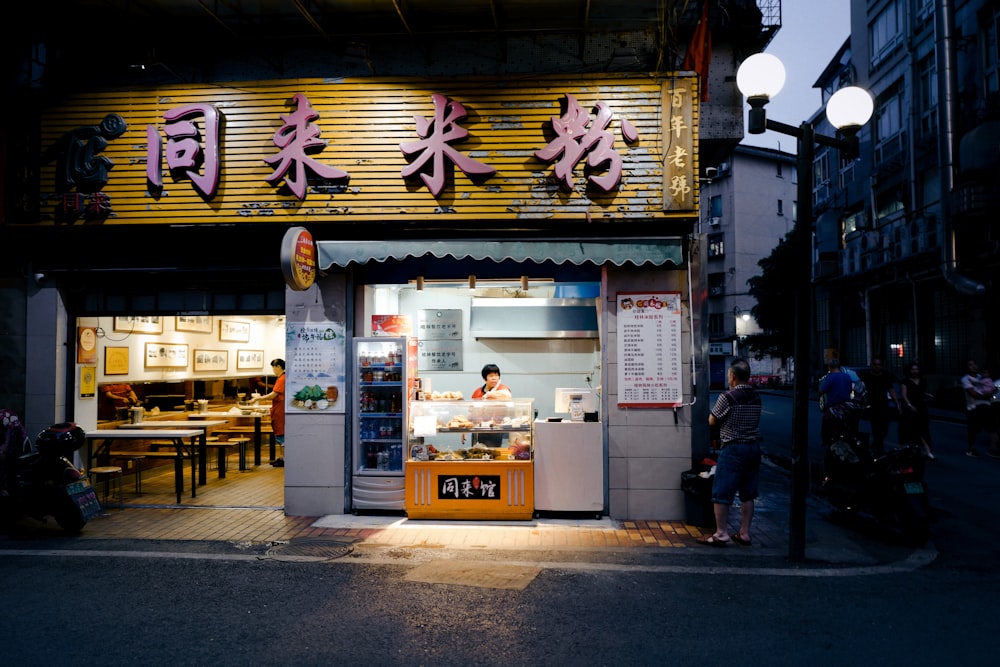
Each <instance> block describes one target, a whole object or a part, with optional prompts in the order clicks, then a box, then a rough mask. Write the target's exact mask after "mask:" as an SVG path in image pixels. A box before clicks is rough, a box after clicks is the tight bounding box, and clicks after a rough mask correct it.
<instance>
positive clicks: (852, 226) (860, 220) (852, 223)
mask: <svg viewBox="0 0 1000 667" xmlns="http://www.w3.org/2000/svg"><path fill="white" fill-rule="evenodd" d="M864 227H865V214H864V212H862V211H859V212H857V213H851V214H850V215H848V216H847V217H846V218H844V234H851V233H853V232H856V231H859V230H861V229H864Z"/></svg>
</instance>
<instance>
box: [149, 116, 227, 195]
mask: <svg viewBox="0 0 1000 667" xmlns="http://www.w3.org/2000/svg"><path fill="white" fill-rule="evenodd" d="M198 116H202V117H203V118H204V120H205V132H204V134H203V135H200V133H199V131H198V126H197V125H196V124H195V123H194V121H192V120H187V119H188V118H189V117H198ZM219 116H220V114H219V111H218V109H216V108H215V107H214V106H212V105H211V104H189V105H187V106H183V107H178V108H176V109H170V110H169V111H167V112H165V113H164V114H163V120H165V121H166V125H165V126H164V128H163V132H164V134H166V135H167V149H166V157H167V168H168V169H170V170H171V171H174V170H184V174H185V175H186V176H187V177H188V178H190V179H191V183H192V185H194V188H195V190H197V191H198V192H199V193H200V194H201V195H202V196H203V197H214V196H215V192H216V190H217V189H218V187H219V166H220V165H219V131H220V122H219ZM199 136H200V137H201V138H202V139H203V140H204V142H205V145H204V148H202V146H200V145H199V144H198V139H199ZM146 139H147V148H146V151H147V154H146V178H148V179H149V182H150V184H151V185H152V186H153V187H155V188H160V187H162V186H163V173H162V166H161V163H160V157H161V150H160V147H161V141H160V135H159V134H158V133H157V131H156V127H154V126H153V125H148V126H146ZM199 167H201V168H202V172H203V173H199V172H198V168H199Z"/></svg>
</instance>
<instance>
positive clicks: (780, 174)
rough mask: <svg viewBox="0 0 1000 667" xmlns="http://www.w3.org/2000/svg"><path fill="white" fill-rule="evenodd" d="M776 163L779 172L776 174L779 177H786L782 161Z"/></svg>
mask: <svg viewBox="0 0 1000 667" xmlns="http://www.w3.org/2000/svg"><path fill="white" fill-rule="evenodd" d="M775 164H776V165H777V168H778V173H777V174H775V175H776V176H777V177H778V178H784V177H785V176H784V174H782V173H781V163H780V162H776V163H775Z"/></svg>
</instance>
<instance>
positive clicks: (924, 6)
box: [914, 0, 934, 26]
mask: <svg viewBox="0 0 1000 667" xmlns="http://www.w3.org/2000/svg"><path fill="white" fill-rule="evenodd" d="M914 9H916V13H915V16H916V17H917V25H918V26H919V25H921V24H923V23H926V22H928V21H933V20H934V0H916V7H914Z"/></svg>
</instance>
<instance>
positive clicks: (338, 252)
mask: <svg viewBox="0 0 1000 667" xmlns="http://www.w3.org/2000/svg"><path fill="white" fill-rule="evenodd" d="M316 248H317V255H318V262H319V268H320V269H328V268H330V267H331V266H347V265H349V264H351V263H354V264H365V263H367V262H370V261H374V262H384V261H385V260H387V259H397V260H401V259H406V258H410V257H423V256H425V255H433V256H434V257H437V258H444V257H453V258H455V259H466V258H471V259H476V260H481V259H489V260H493V261H496V262H501V261H504V260H513V261H516V262H524V261H533V262H546V261H551V262H554V263H556V264H564V263H566V262H569V263H571V264H585V263H587V262H590V263H592V264H595V265H598V266H600V265H602V264H605V263H611V264H614V265H615V266H622V265H624V264H626V263H632V264H634V265H636V266H641V265H643V264H652V265H653V266H662V265H663V264H666V263H668V262H669V263H672V264H674V265H675V266H680V265H681V264H682V263H683V242H682V240H681V239H680V238H665V239H644V240H624V241H589V240H587V241H536V240H523V241H481V240H462V241H317V242H316Z"/></svg>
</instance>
